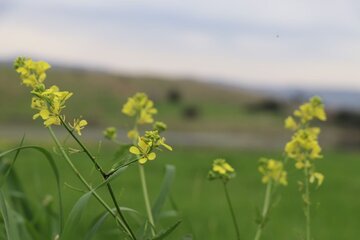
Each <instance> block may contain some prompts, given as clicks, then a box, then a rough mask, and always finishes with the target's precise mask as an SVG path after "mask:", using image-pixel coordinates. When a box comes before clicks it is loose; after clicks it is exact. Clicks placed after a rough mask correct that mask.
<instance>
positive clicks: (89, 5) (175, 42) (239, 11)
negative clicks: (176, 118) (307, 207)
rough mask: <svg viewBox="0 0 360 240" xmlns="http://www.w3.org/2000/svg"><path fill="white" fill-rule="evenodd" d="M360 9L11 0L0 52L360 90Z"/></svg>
mask: <svg viewBox="0 0 360 240" xmlns="http://www.w3.org/2000/svg"><path fill="white" fill-rule="evenodd" d="M358 10H359V3H358V2H357V1H351V0H342V1H339V0H333V1H331V2H329V1H323V0H319V1H308V0H304V1H294V0H288V1H282V0H281V1H280V0H271V1H270V0H269V1H265V0H259V1H256V2H255V1H235V0H224V1H222V2H219V1H212V0H206V1H204V0H199V1H188V0H182V1H162V0H153V1H145V0H133V1H115V0H108V1H70V0H63V1H57V2H50V1H45V0H22V1H19V0H14V1H13V2H12V8H9V9H7V10H6V14H5V15H4V16H5V17H3V18H2V19H1V21H0V35H1V36H4V37H3V38H2V48H1V49H0V55H1V56H14V55H16V54H19V53H26V54H30V55H36V56H41V57H43V58H47V59H53V60H56V61H58V62H68V63H70V64H71V63H76V64H78V65H79V63H80V64H84V65H91V66H98V67H101V68H105V69H110V70H112V71H123V70H125V71H134V72H136V71H143V72H154V73H156V72H158V73H163V74H180V75H193V76H198V77H203V78H208V79H215V78H217V79H224V81H228V82H234V81H236V80H237V81H239V82H241V83H246V84H253V85H255V84H278V85H281V84H286V85H293V86H295V85H301V86H307V87H313V86H315V85H316V86H321V85H324V84H326V86H332V87H344V88H352V87H353V86H356V87H357V88H359V89H360V84H358V83H357V79H358V78H359V77H360V74H359V73H358V71H357V68H358V67H357V66H358V63H359V61H360V44H359V42H360V29H359V28H358V26H359V24H360V19H359V17H358ZM334 16H336V17H334ZM226 79H228V80H226Z"/></svg>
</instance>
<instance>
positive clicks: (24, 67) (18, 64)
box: [14, 57, 51, 88]
mask: <svg viewBox="0 0 360 240" xmlns="http://www.w3.org/2000/svg"><path fill="white" fill-rule="evenodd" d="M14 67H15V70H16V72H17V73H19V74H20V77H21V79H22V82H23V84H24V85H26V86H28V87H32V88H36V87H37V86H38V85H39V84H41V83H42V82H44V80H45V78H46V73H45V72H46V70H48V69H49V68H50V67H51V66H50V65H49V64H48V63H46V62H43V61H38V62H34V61H33V60H32V59H30V58H23V57H20V58H17V59H16V60H15V62H14Z"/></svg>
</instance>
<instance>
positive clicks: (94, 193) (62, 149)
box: [48, 127, 136, 239]
mask: <svg viewBox="0 0 360 240" xmlns="http://www.w3.org/2000/svg"><path fill="white" fill-rule="evenodd" d="M48 129H49V132H50V135H51V137H52V138H53V140H54V142H55V144H56V146H57V147H58V149H59V150H60V152H61V155H62V156H63V157H64V158H65V160H66V162H67V163H68V164H69V166H70V167H71V169H72V170H73V171H74V173H75V175H76V176H77V177H78V178H79V179H80V181H81V182H82V183H83V184H84V185H85V186H86V188H87V189H88V190H89V191H90V192H91V194H92V195H93V196H94V197H95V198H96V199H97V200H98V202H99V203H100V204H101V205H102V206H103V207H104V208H105V209H106V210H107V211H108V212H109V213H110V214H111V215H112V216H113V217H114V218H115V219H116V220H117V221H118V222H119V223H120V225H121V226H122V227H123V228H124V229H125V230H126V231H127V232H128V234H130V236H132V235H131V233H130V232H129V231H128V229H127V228H126V225H125V224H124V222H123V221H122V220H121V219H119V218H118V217H117V215H116V214H115V213H114V212H113V211H112V209H111V208H110V206H109V205H107V203H106V202H105V201H104V200H103V199H102V198H101V197H100V196H99V194H97V192H96V191H95V190H94V189H93V188H92V187H91V186H90V184H89V183H88V182H87V181H86V179H85V178H84V177H83V176H82V174H81V173H80V172H79V170H78V169H77V168H76V166H75V165H74V164H73V163H72V161H71V159H70V157H69V156H68V155H67V153H66V151H65V150H64V147H63V146H62V145H61V143H60V141H59V140H58V138H57V137H56V135H55V133H54V131H53V130H52V128H51V127H48ZM132 238H133V239H136V238H134V237H132Z"/></svg>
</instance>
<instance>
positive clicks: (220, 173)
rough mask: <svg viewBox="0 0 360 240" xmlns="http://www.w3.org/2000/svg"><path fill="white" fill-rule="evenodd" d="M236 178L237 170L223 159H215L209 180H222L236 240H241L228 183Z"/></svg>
mask: <svg viewBox="0 0 360 240" xmlns="http://www.w3.org/2000/svg"><path fill="white" fill-rule="evenodd" d="M235 176H236V172H235V169H234V168H233V167H232V166H231V165H230V164H229V163H228V162H227V161H226V160H225V159H222V158H218V159H215V160H214V161H213V164H212V167H211V169H210V171H209V173H208V179H209V180H211V181H212V180H220V181H221V182H222V183H223V187H224V191H225V197H226V201H227V204H228V206H229V209H230V213H231V217H232V220H233V224H234V228H235V233H236V239H238V240H239V239H240V231H239V226H238V223H237V219H236V215H235V212H234V208H233V206H232V203H231V199H230V195H229V191H228V188H227V184H228V182H229V181H230V180H231V179H233V178H234V177H235Z"/></svg>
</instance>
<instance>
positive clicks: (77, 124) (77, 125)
mask: <svg viewBox="0 0 360 240" xmlns="http://www.w3.org/2000/svg"><path fill="white" fill-rule="evenodd" d="M87 124H88V122H87V121H86V120H84V119H81V120H80V119H74V124H73V125H71V124H69V125H70V127H71V128H72V129H73V130H74V131H75V132H76V133H77V134H78V135H79V136H81V130H83V129H84V127H85V126H86V125H87Z"/></svg>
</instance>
